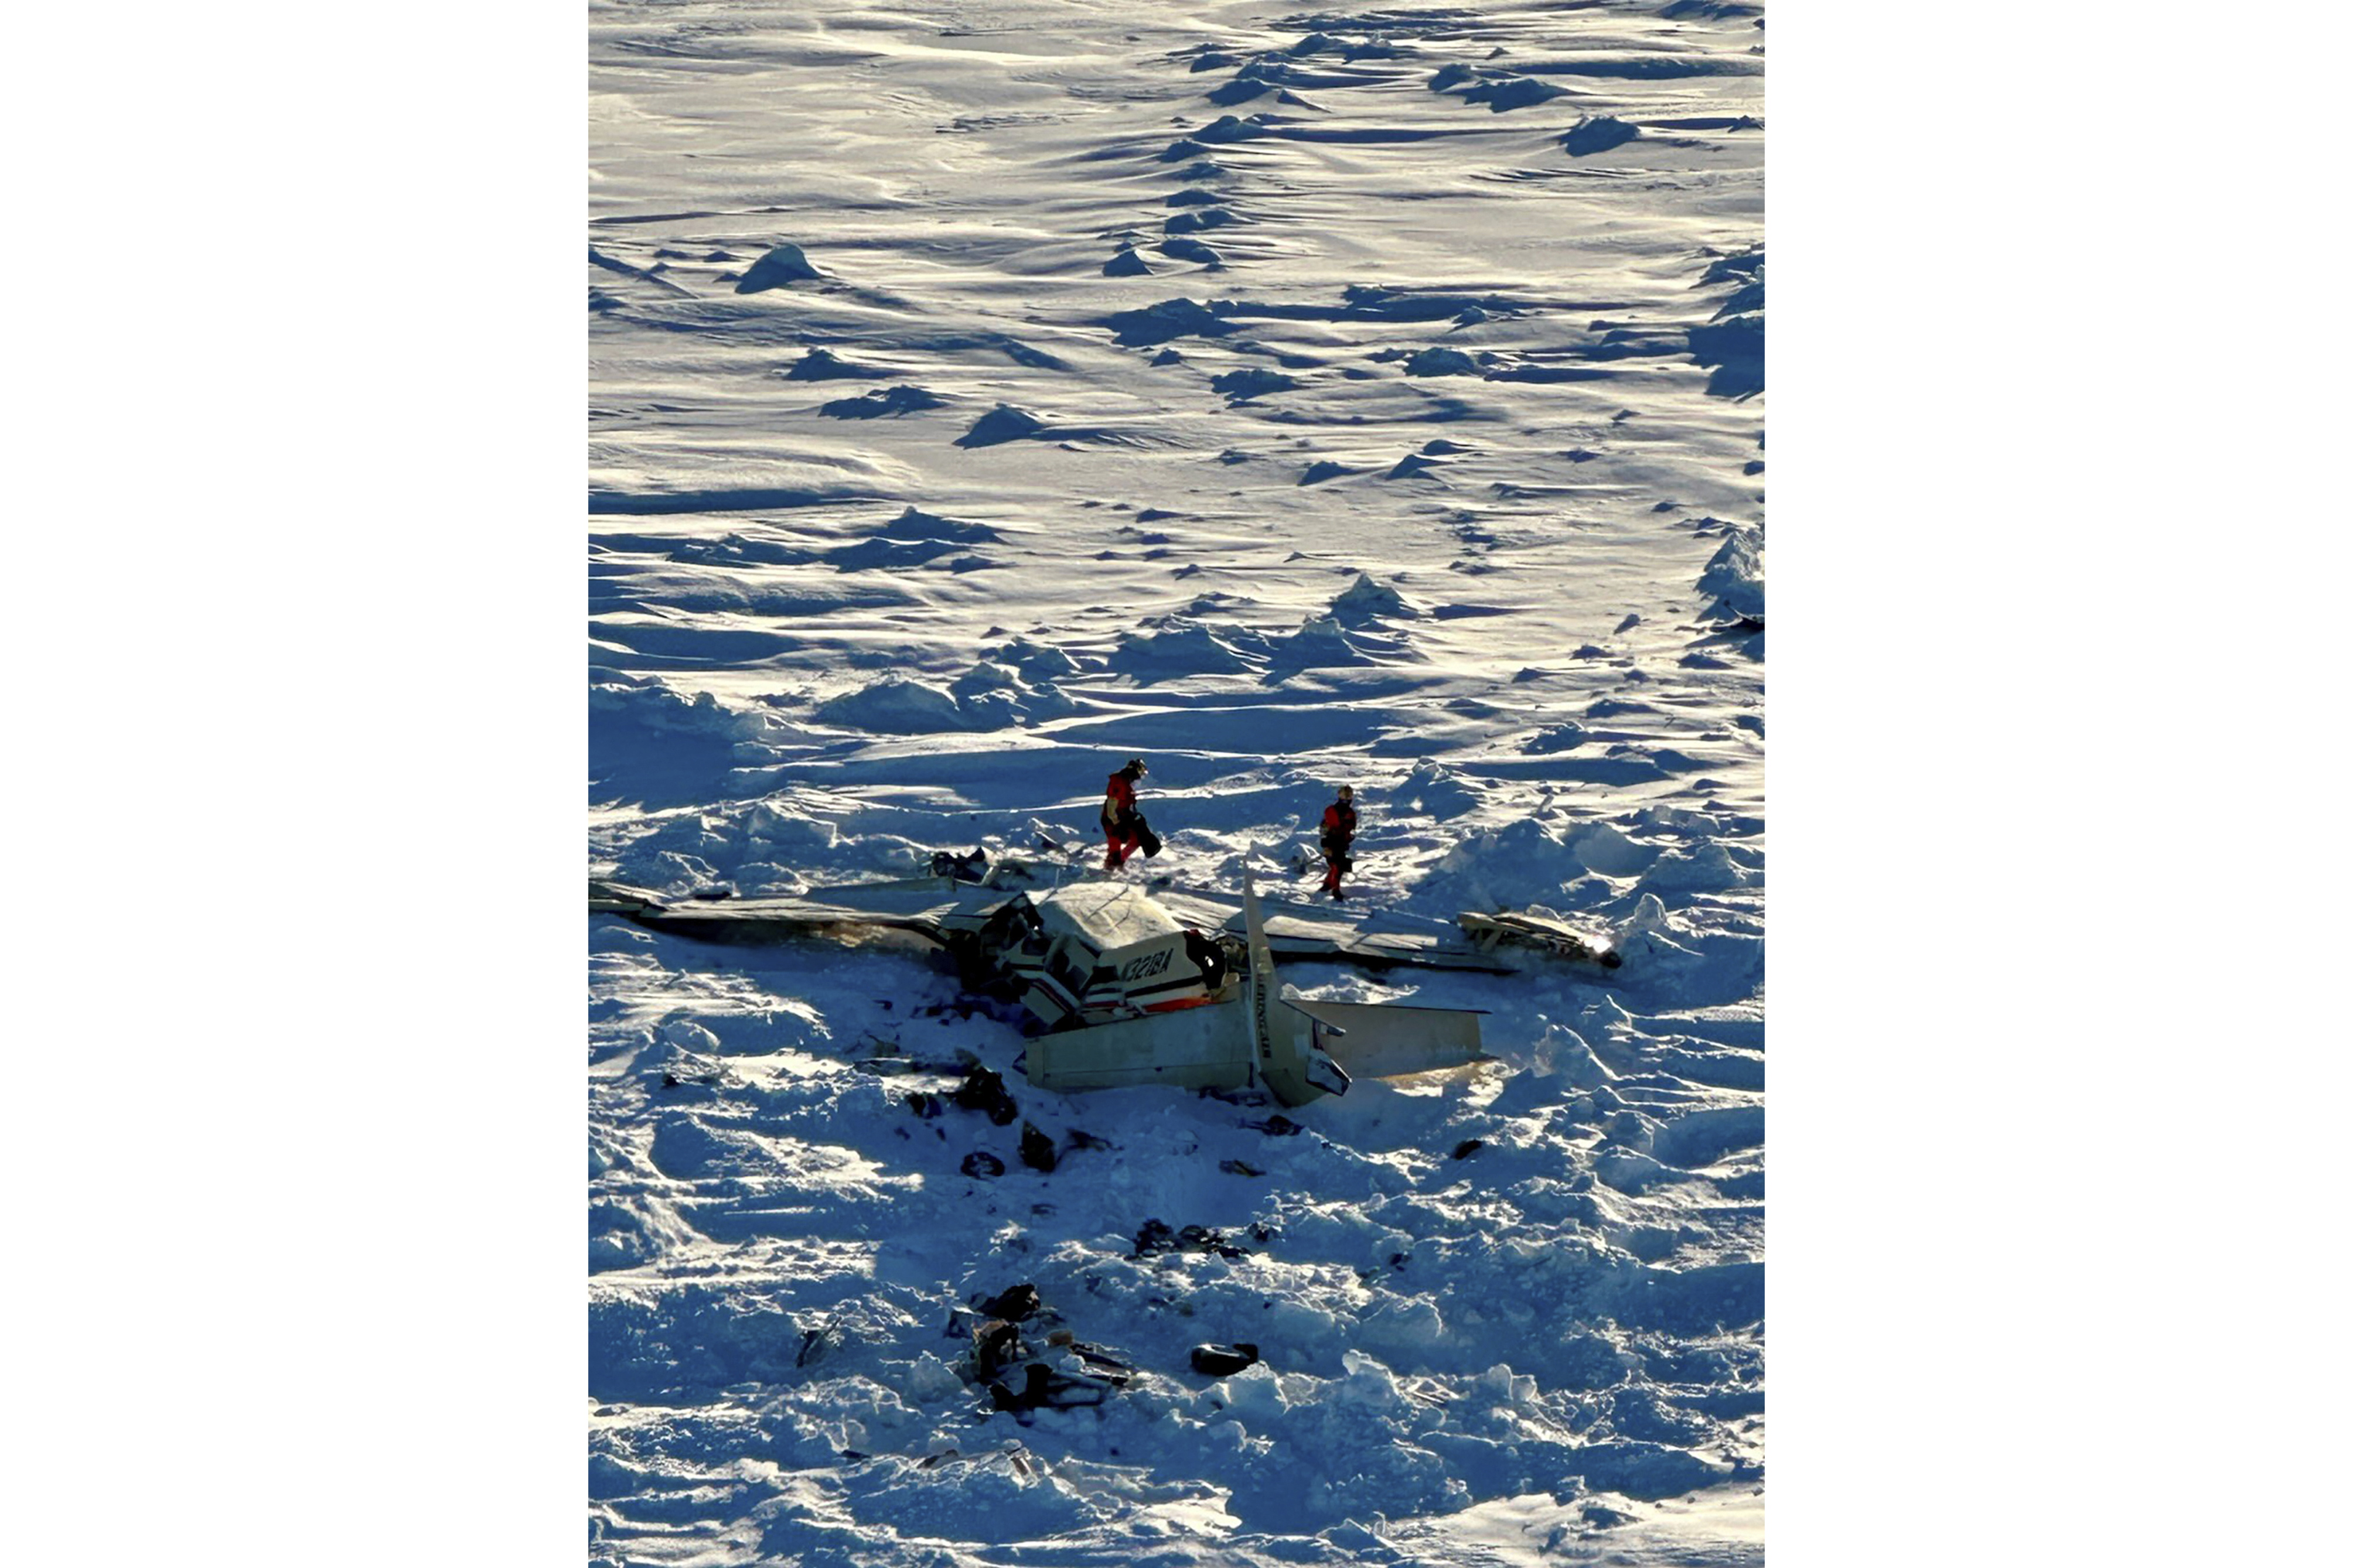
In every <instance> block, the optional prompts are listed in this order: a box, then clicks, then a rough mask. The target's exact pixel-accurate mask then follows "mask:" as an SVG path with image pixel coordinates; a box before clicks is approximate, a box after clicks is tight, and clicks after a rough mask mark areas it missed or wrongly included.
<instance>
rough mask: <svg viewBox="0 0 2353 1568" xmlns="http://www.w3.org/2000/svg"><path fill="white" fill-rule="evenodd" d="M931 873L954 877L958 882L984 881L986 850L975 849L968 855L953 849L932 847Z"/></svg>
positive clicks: (986, 862)
mask: <svg viewBox="0 0 2353 1568" xmlns="http://www.w3.org/2000/svg"><path fill="white" fill-rule="evenodd" d="M932 875H933V876H934V877H954V878H955V879H956V880H957V881H959V882H979V881H985V880H986V879H987V877H988V851H987V850H986V849H975V850H974V851H973V852H972V853H971V854H969V855H959V854H957V853H956V852H955V850H953V849H934V850H933V851H932Z"/></svg>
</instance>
